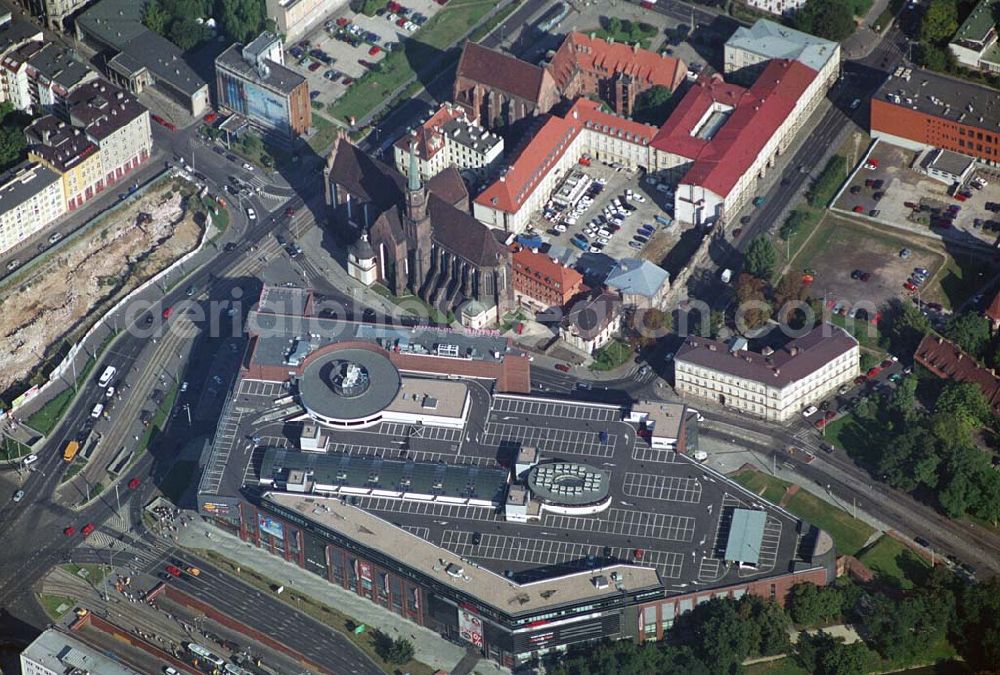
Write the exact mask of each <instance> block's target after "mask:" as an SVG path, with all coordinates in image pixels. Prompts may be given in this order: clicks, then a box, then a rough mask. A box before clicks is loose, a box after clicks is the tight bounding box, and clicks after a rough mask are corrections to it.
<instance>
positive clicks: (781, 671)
mask: <svg viewBox="0 0 1000 675" xmlns="http://www.w3.org/2000/svg"><path fill="white" fill-rule="evenodd" d="M743 670H744V672H745V673H746V674H747V675H809V671H807V670H805V669H803V668H802V667H801V666H799V664H798V663H796V661H795V658H794V657H791V656H786V657H785V658H783V659H776V660H774V661H766V662H764V663H754V664H753V665H749V666H746V667H744V669H743Z"/></svg>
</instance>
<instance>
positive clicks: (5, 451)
mask: <svg viewBox="0 0 1000 675" xmlns="http://www.w3.org/2000/svg"><path fill="white" fill-rule="evenodd" d="M0 438H2V439H3V442H2V443H0V454H2V457H3V459H4V460H5V461H10V460H12V459H17V458H19V457H24V456H25V455H28V454H31V448H29V447H28V446H27V445H25V444H24V443H21V442H19V441H16V440H14V439H13V438H10V437H8V436H0Z"/></svg>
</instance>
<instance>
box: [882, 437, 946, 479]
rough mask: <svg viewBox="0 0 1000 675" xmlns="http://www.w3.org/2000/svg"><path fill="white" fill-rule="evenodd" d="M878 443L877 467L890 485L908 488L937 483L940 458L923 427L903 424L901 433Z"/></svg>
mask: <svg viewBox="0 0 1000 675" xmlns="http://www.w3.org/2000/svg"><path fill="white" fill-rule="evenodd" d="M881 447H882V454H881V456H880V457H879V458H878V463H877V468H878V471H879V472H880V474H881V475H883V476H885V481H886V482H887V483H888V484H889V485H891V486H892V487H894V488H898V489H900V490H905V491H907V492H910V491H912V490H915V489H916V488H917V487H918V486H919V485H925V486H926V487H930V488H933V487H935V486H936V485H937V480H938V474H937V469H938V465H939V464H940V462H941V458H940V456H939V455H938V453H937V449H936V447H935V445H934V442H933V440H932V439H930V438H928V436H927V432H926V430H925V429H923V428H921V427H920V426H906V427H905V428H904V431H903V433H902V434H901V435H899V436H896V437H895V438H893V439H892V442H891V443H883V444H881Z"/></svg>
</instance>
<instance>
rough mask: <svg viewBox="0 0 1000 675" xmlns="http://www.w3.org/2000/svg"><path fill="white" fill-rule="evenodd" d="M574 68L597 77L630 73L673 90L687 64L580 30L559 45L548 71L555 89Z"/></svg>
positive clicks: (682, 78)
mask: <svg viewBox="0 0 1000 675" xmlns="http://www.w3.org/2000/svg"><path fill="white" fill-rule="evenodd" d="M575 69H579V70H582V71H584V72H587V73H590V74H593V75H595V76H597V77H609V76H611V75H612V74H614V73H622V74H625V75H630V76H631V77H634V78H636V79H637V80H639V81H641V82H643V83H645V84H646V85H647V86H655V85H661V86H664V87H666V88H668V89H670V90H671V91H674V90H675V89H677V87H678V85H680V83H681V82H683V81H684V76H685V75H686V74H687V65H686V64H685V63H684V62H683V61H681V60H680V59H675V58H674V57H672V56H660V55H659V54H656V53H654V52H651V51H649V50H646V49H638V48H636V47H633V46H631V45H628V44H625V43H622V42H607V41H605V40H602V39H600V38H596V37H595V38H592V37H590V36H588V35H584V34H583V33H570V34H569V35H567V36H566V39H565V40H563V43H562V44H561V45H560V46H559V49H558V50H557V51H556V54H555V56H554V57H553V58H552V63H551V65H550V66H549V70H550V71H551V72H552V75H553V77H555V80H556V83H557V84H558V85H559V88H560V89H562V88H564V87H565V86H566V85H567V84H568V82H569V80H570V78H571V77H572V76H573V72H574V70H575Z"/></svg>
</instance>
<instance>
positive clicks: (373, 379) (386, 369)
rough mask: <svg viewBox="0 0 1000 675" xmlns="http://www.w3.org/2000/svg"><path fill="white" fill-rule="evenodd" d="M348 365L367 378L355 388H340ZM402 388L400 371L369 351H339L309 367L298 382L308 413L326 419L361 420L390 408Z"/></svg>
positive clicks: (383, 357)
mask: <svg viewBox="0 0 1000 675" xmlns="http://www.w3.org/2000/svg"><path fill="white" fill-rule="evenodd" d="M348 364H353V365H354V366H356V367H357V368H359V369H360V371H359V372H360V373H361V375H362V377H363V378H364V379H365V381H364V382H359V383H358V384H357V385H356V386H355V387H354V388H353V389H348V388H343V387H340V386H338V385H337V382H338V380H339V379H340V378H342V377H343V375H344V374H343V373H342V372H341V370H342V368H344V367H346V366H347V365H348ZM399 385H400V378H399V371H397V370H396V367H395V366H394V365H392V362H391V361H389V359H388V358H387V357H385V356H384V355H382V354H379V353H377V352H372V351H368V350H366V349H337V350H335V351H332V352H330V353H329V354H324V355H323V356H320V357H319V358H317V359H315V360H314V361H312V362H311V363H310V364H309V365H308V366H307V367H306V369H305V371H304V372H303V373H302V378H301V379H300V380H299V398H300V399H301V400H302V405H304V406H305V407H306V409H307V410H311V411H314V412H316V413H318V414H320V415H323V416H324V417H329V418H332V419H341V420H353V419H361V418H365V417H370V416H372V415H374V414H376V413H378V412H380V411H382V410H385V409H386V408H387V407H389V404H390V403H392V401H393V399H395V398H396V393H397V392H398V391H399Z"/></svg>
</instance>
